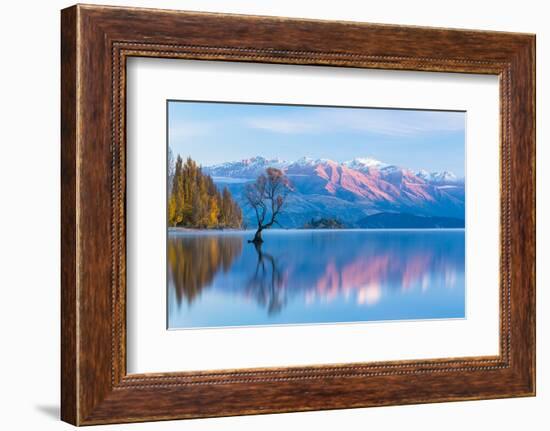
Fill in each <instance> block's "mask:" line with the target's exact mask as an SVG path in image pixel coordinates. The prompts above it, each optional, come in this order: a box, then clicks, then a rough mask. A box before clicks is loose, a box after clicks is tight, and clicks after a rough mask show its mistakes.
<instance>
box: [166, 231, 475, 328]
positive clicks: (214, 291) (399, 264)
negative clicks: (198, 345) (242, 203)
mask: <svg viewBox="0 0 550 431" xmlns="http://www.w3.org/2000/svg"><path fill="white" fill-rule="evenodd" d="M249 236H250V232H246V231H241V232H239V231H224V232H194V231H190V232H181V233H179V232H178V233H172V234H170V235H169V238H168V282H169V292H170V295H169V298H171V299H169V301H170V302H169V313H172V314H171V315H170V319H171V320H170V322H172V323H171V325H172V326H171V327H199V326H220V325H221V326H224V325H228V326H235V325H242V324H263V323H273V322H276V323H292V322H302V323H307V322H317V321H319V322H330V321H347V320H349V319H352V320H353V319H356V320H369V319H370V320H386V319H390V320H392V319H401V318H429V317H437V318H445V317H448V316H453V317H457V316H458V317H461V316H463V315H464V251H465V250H464V248H465V242H464V231H448V232H446V231H397V232H393V231H388V232H386V231H311V232H309V231H282V230H281V231H270V232H267V233H266V241H265V242H264V243H261V244H246V241H247V239H248V238H249ZM312 251H314V253H312ZM199 297H200V300H199ZM171 301H173V303H172V302H171ZM183 304H187V306H186V307H182V305H183ZM449 310H451V311H449ZM365 316H366V317H365ZM402 316H403V317H402ZM180 321H181V322H183V323H179V322H180ZM189 322H191V323H189ZM195 322H197V323H195ZM242 322H247V323H242ZM250 322H252V323H250Z"/></svg>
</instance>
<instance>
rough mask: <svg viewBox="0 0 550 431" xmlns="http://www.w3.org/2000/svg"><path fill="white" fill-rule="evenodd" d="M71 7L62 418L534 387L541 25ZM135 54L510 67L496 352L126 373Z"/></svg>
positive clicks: (227, 410) (64, 40) (126, 417)
mask: <svg viewBox="0 0 550 431" xmlns="http://www.w3.org/2000/svg"><path fill="white" fill-rule="evenodd" d="M61 17H62V26H61V48H62V60H61V71H62V93H61V107H62V109H61V122H62V127H61V128H62V134H61V136H62V147H61V162H62V163H61V168H62V179H61V191H62V199H61V201H62V216H61V226H62V247H61V253H62V286H61V291H62V298H61V304H62V325H61V335H62V337H61V339H62V344H61V353H62V363H61V365H62V373H61V375H62V378H61V388H62V391H61V417H62V419H63V420H65V421H67V422H70V423H72V424H75V425H88V424H101V423H113V422H135V421H148V420H162V419H177V418H193V417H209V416H228V415H240V414H257V413H272V412H288V411H306V410H320V409H337V408H351V407H366V406H381V405H389V404H411V403H425V402H441V401H451V400H473V399H481V398H501V397H512V396H532V395H534V394H535V36H534V35H529V34H512V33H500V32H487V31H469V30H468V31H466V30H449V29H438V28H423V27H402V26H391V25H376V24H363V23H353V22H330V21H313V20H297V19H286V18H274V17H254V16H241V15H220V14H212V13H196V12H178V11H168V10H152V9H151V10H147V9H133V8H118V7H103V6H82V5H77V6H73V7H70V8H68V9H65V10H63V11H62V14H61ZM129 56H146V57H165V58H186V59H200V60H224V61H241V62H258V63H286V64H301V65H331V66H342V67H356V68H376V69H403V70H420V71H444V72H462V73H482V74H494V75H498V76H499V77H500V106H501V112H500V115H501V219H500V226H501V243H500V245H501V268H500V273H501V277H500V280H501V283H500V284H501V285H500V289H501V300H500V304H501V307H500V316H501V319H500V320H501V328H500V329H501V331H500V336H501V342H500V347H501V348H500V354H499V355H498V356H495V357H466V358H444V359H437V360H423V361H400V362H381V363H354V364H341V365H327V366H305V367H293V368H267V369H246V370H227V371H221V372H220V371H208V370H205V371H203V372H181V373H160V374H140V375H136V374H131V375H128V374H127V373H126V366H125V364H126V357H125V355H126V351H125V335H126V330H125V295H126V285H125V186H126V183H125V181H126V178H125V151H126V149H125V97H126V94H125V76H126V75H125V73H126V71H125V69H126V68H125V65H126V59H127V58H128V57H129ZM495 221H496V220H495Z"/></svg>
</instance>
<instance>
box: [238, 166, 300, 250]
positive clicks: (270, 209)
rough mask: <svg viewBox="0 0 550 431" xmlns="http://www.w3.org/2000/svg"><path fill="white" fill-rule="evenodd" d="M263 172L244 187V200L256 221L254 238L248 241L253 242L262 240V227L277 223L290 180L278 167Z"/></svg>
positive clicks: (257, 242) (259, 242) (288, 189)
mask: <svg viewBox="0 0 550 431" xmlns="http://www.w3.org/2000/svg"><path fill="white" fill-rule="evenodd" d="M265 172H266V173H265V174H262V175H260V176H259V177H258V178H257V179H256V181H255V182H254V183H251V184H248V185H247V186H246V188H245V197H246V200H247V202H248V204H249V205H250V206H251V207H252V209H253V210H254V212H255V214H256V220H257V221H258V228H257V230H256V234H255V235H254V239H252V240H249V241H248V242H252V243H254V244H261V243H262V242H263V239H262V231H263V230H264V229H269V228H270V227H271V226H273V225H274V224H275V223H277V224H278V222H277V217H278V216H279V215H280V214H281V211H282V209H283V206H284V204H285V200H286V197H287V195H288V192H289V191H290V181H289V180H288V178H287V177H286V176H285V175H284V173H283V172H282V171H281V170H280V169H276V168H267V169H266V171H265Z"/></svg>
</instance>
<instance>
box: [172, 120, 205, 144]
mask: <svg viewBox="0 0 550 431" xmlns="http://www.w3.org/2000/svg"><path fill="white" fill-rule="evenodd" d="M214 127H215V124H214V123H213V122H212V121H204V122H200V121H181V120H180V121H178V122H177V123H175V124H171V125H170V128H169V133H170V139H171V140H172V139H174V140H182V139H187V138H195V137H197V136H205V135H208V134H209V133H211V132H212V130H214Z"/></svg>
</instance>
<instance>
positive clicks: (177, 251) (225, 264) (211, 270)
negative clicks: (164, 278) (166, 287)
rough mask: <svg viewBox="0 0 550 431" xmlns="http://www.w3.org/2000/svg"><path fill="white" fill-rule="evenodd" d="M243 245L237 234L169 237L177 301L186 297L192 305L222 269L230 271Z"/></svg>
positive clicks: (170, 265) (169, 263)
mask: <svg viewBox="0 0 550 431" xmlns="http://www.w3.org/2000/svg"><path fill="white" fill-rule="evenodd" d="M242 248H243V240H242V238H241V237H238V236H235V237H233V236H227V237H219V236H214V235H212V236H195V237H186V238H170V239H169V241H168V267H169V268H168V276H169V278H170V280H171V282H172V283H173V285H174V287H175V293H176V300H177V301H178V303H181V301H182V299H184V298H185V300H186V301H187V303H188V304H192V303H193V301H194V300H195V299H196V298H197V297H198V296H199V295H200V293H201V291H202V290H203V289H204V287H205V286H209V285H210V284H211V283H212V281H213V280H214V277H215V276H216V274H217V273H218V272H219V271H220V270H222V271H223V272H227V271H229V268H231V265H232V263H233V261H234V260H235V258H237V257H238V256H240V255H241V252H242Z"/></svg>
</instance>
